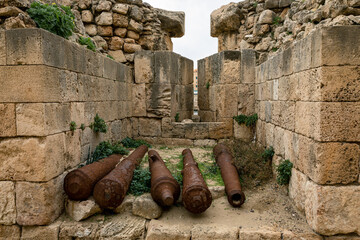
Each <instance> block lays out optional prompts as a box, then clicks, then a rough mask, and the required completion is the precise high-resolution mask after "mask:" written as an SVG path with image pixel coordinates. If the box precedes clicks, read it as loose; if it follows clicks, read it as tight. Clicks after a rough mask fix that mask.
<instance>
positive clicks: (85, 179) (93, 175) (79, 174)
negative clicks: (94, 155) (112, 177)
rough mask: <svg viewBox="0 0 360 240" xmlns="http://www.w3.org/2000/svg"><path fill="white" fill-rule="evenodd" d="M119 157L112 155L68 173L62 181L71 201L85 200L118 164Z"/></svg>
mask: <svg viewBox="0 0 360 240" xmlns="http://www.w3.org/2000/svg"><path fill="white" fill-rule="evenodd" d="M121 157H122V156H121V155H117V154H113V155H111V156H109V157H107V158H103V159H101V160H99V161H98V162H94V163H92V164H89V165H86V166H84V167H82V168H78V169H76V170H74V171H71V172H69V173H68V174H67V175H66V177H65V179H64V190H65V193H66V194H67V195H68V196H69V199H71V200H76V201H80V200H86V199H87V198H88V197H90V195H91V194H92V192H93V189H94V186H95V184H96V183H97V182H98V181H99V180H100V179H101V178H103V177H104V176H106V174H108V173H109V172H110V171H111V170H113V169H114V168H115V166H116V164H118V163H119V161H120V159H121Z"/></svg>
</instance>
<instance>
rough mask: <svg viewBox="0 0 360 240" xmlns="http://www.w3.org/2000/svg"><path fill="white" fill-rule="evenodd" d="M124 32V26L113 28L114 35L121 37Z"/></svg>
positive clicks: (123, 35) (125, 31)
mask: <svg viewBox="0 0 360 240" xmlns="http://www.w3.org/2000/svg"><path fill="white" fill-rule="evenodd" d="M126 33H127V29H126V28H115V30H114V34H115V35H116V36H119V37H122V38H123V37H125V36H126Z"/></svg>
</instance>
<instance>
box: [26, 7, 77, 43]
mask: <svg viewBox="0 0 360 240" xmlns="http://www.w3.org/2000/svg"><path fill="white" fill-rule="evenodd" d="M27 12H28V13H29V15H30V17H31V18H32V19H33V20H34V21H35V23H36V25H37V26H38V27H39V28H42V29H45V30H47V31H49V32H52V33H54V34H56V35H59V36H61V37H63V38H66V39H67V38H68V37H70V36H71V35H72V33H73V30H74V28H75V24H74V15H73V13H72V12H71V9H70V7H66V6H61V5H60V6H58V5H56V4H42V3H40V2H33V3H32V4H31V5H30V8H29V9H28V10H27Z"/></svg>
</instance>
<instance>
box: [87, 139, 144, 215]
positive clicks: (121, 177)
mask: <svg viewBox="0 0 360 240" xmlns="http://www.w3.org/2000/svg"><path fill="white" fill-rule="evenodd" d="M147 150H148V148H147V146H145V145H142V146H140V147H138V148H137V149H136V150H135V151H133V152H132V153H131V154H130V155H129V156H128V157H127V158H125V159H124V160H123V161H121V162H120V163H119V165H118V166H117V167H116V168H115V169H114V170H112V171H111V172H110V173H109V174H108V175H106V176H105V177H104V178H103V179H101V180H100V181H99V182H98V183H97V184H96V185H95V188H94V194H93V195H94V198H95V201H96V203H97V204H99V206H100V207H102V208H107V209H115V208H116V207H118V206H119V205H120V204H121V203H122V201H123V200H124V198H125V195H126V192H127V191H128V189H129V187H130V183H131V180H132V177H133V174H134V170H135V168H136V167H137V166H138V165H139V164H140V162H141V160H142V158H143V157H144V155H145V153H146V152H147Z"/></svg>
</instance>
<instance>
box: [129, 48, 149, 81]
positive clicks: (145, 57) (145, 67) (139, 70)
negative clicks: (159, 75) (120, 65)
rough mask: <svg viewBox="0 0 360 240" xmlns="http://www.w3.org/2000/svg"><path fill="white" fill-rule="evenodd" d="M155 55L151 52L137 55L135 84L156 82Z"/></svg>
mask: <svg viewBox="0 0 360 240" xmlns="http://www.w3.org/2000/svg"><path fill="white" fill-rule="evenodd" d="M153 56H154V55H153V53H152V52H150V51H141V52H137V53H136V54H135V60H134V62H135V64H134V65H135V82H136V83H150V82H153V80H154V73H153V67H152V66H153V61H154V59H153Z"/></svg>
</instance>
